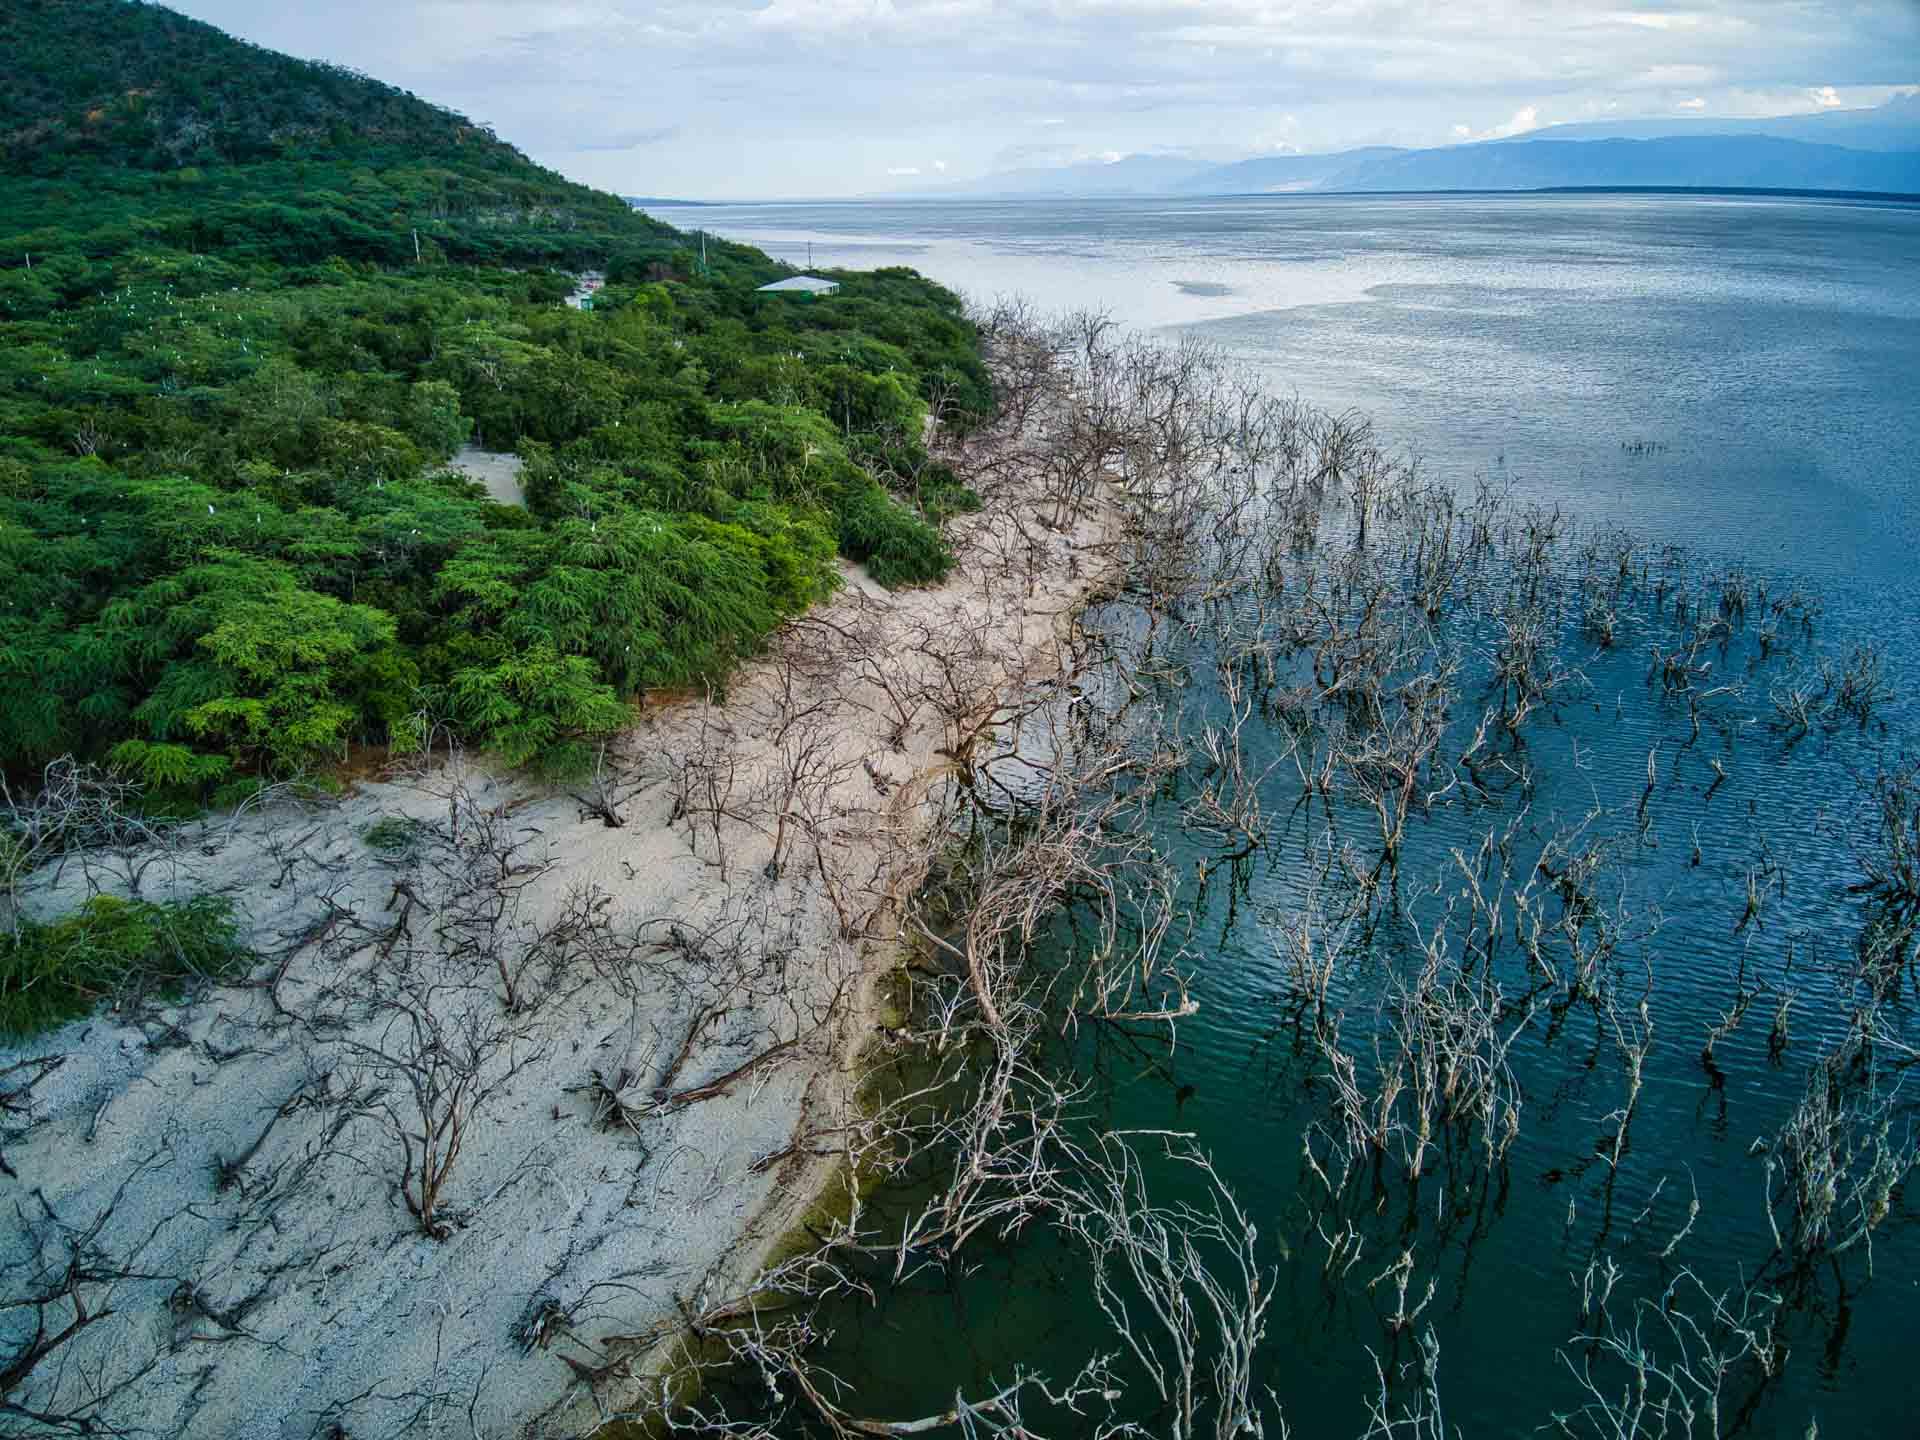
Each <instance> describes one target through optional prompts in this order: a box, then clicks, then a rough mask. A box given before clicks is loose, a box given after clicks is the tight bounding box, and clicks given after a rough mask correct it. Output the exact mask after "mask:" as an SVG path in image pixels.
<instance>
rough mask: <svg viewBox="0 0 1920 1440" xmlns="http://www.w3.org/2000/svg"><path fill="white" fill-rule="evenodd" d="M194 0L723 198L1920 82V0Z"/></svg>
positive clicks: (591, 153)
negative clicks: (904, 165) (904, 161)
mask: <svg viewBox="0 0 1920 1440" xmlns="http://www.w3.org/2000/svg"><path fill="white" fill-rule="evenodd" d="M167 3H169V4H172V5H174V6H176V7H177V8H179V9H181V10H184V11H186V12H187V13H188V14H191V15H194V16H196V17H197V18H201V19H205V20H209V21H212V22H213V23H214V24H217V25H220V26H222V27H223V28H226V29H229V30H232V31H234V32H236V33H238V34H241V35H242V36H244V37H245V38H247V39H250V40H253V41H256V42H257V43H261V44H265V45H271V46H273V47H275V48H277V49H283V50H288V51H291V52H292V53H294V54H299V55H307V56H314V57H317V58H322V59H328V60H332V61H335V62H338V63H341V64H346V65H350V66H353V67H356V68H358V69H361V70H364V71H366V72H368V73H370V74H374V75H378V76H379V77H381V78H382V79H385V80H388V81H391V82H392V83H394V84H397V85H400V86H403V87H404V88H406V89H409V90H412V91H413V92H415V93H416V94H419V95H424V96H427V97H430V98H432V99H434V100H437V101H440V102H441V103H444V104H447V105H450V106H452V107H453V108H455V109H458V110H461V111H463V112H465V113H467V114H469V115H471V116H473V118H475V119H476V120H481V121H486V122H490V123H491V124H492V125H494V127H495V128H496V129H497V130H498V131H499V133H500V134H501V135H503V136H504V137H506V138H507V139H509V140H511V141H513V142H515V143H517V144H520V145H522V146H523V147H525V148H526V149H528V150H529V151H530V153H532V154H533V155H534V157H535V158H536V159H542V160H545V161H547V162H548V163H550V164H555V165H557V166H559V167H560V168H562V169H565V170H566V171H567V172H568V173H570V174H573V175H575V176H577V177H578V178H580V179H583V180H587V181H590V182H592V183H594V184H599V185H602V186H606V187H608V188H612V189H617V190H620V191H623V192H628V191H630V192H634V193H641V192H644V193H652V194H664V193H677V194H686V195H697V196H705V197H710V198H717V197H719V196H721V195H725V194H733V195H762V196H765V195H776V194H779V195H796V194H815V195H828V194H847V193H850V192H854V191H857V190H859V189H860V188H862V186H863V185H865V184H866V183H868V182H867V180H866V179H864V178H863V177H872V176H875V175H878V174H880V173H882V172H883V171H885V170H886V169H888V168H889V167H891V166H894V165H896V164H898V163H899V156H900V155H901V154H902V153H907V154H919V155H935V154H937V155H940V156H941V157H942V158H943V159H944V160H945V162H946V163H947V165H948V166H949V170H948V171H947V172H943V173H948V174H951V175H953V176H970V175H980V174H984V173H987V172H989V171H992V170H995V169H1004V168H1013V167H1014V166H1017V165H1034V164H1058V163H1066V161H1068V160H1070V159H1072V158H1075V157H1078V158H1090V157H1094V156H1100V155H1103V154H1105V153H1108V152H1115V153H1120V154H1133V153H1160V154H1164V153H1168V152H1169V151H1172V150H1176V149H1181V148H1185V149H1189V150H1193V151H1200V150H1203V149H1204V150H1207V151H1216V150H1237V151H1238V153H1239V154H1241V155H1247V154H1254V153H1262V152H1265V153H1271V151H1272V149H1273V148H1277V147H1278V145H1280V144H1281V143H1284V144H1286V145H1288V146H1292V147H1294V148H1297V149H1299V150H1301V151H1305V152H1313V151H1318V150H1329V149H1339V148H1345V147H1347V146H1352V145H1359V144H1373V143H1391V144H1430V143H1433V142H1435V141H1437V140H1442V139H1444V138H1446V137H1447V135H1448V132H1449V129H1450V128H1451V127H1453V126H1454V125H1455V124H1456V123H1458V124H1459V125H1461V126H1462V127H1464V131H1463V132H1461V131H1456V132H1455V134H1454V137H1453V138H1454V139H1455V140H1468V139H1473V138H1492V137H1494V136H1497V135H1512V134H1522V133H1525V132H1526V131H1528V130H1529V129H1532V128H1535V127H1536V126H1537V125H1539V124H1540V123H1542V117H1552V118H1555V119H1569V118H1574V117H1579V116H1585V115H1592V114H1600V113H1605V114H1610V115H1614V114H1617V115H1620V116H1622V117H1625V116H1631V115H1668V116H1671V115H1673V114H1675V113H1677V110H1678V108H1679V107H1682V106H1683V103H1684V105H1685V106H1686V108H1691V102H1692V101H1693V100H1699V101H1701V102H1703V104H1702V106H1701V107H1700V108H1702V109H1704V110H1706V111H1708V112H1709V113H1711V114H1714V115H1725V116H1732V115H1740V114H1750V113H1756V109H1757V107H1762V106H1773V107H1777V108H1776V109H1774V110H1773V111H1772V113H1782V112H1785V111H1802V112H1812V111H1815V110H1819V109H1832V108H1835V106H1836V105H1838V104H1841V103H1845V104H1848V105H1866V104H1874V103H1877V99H1878V98H1883V97H1884V96H1885V95H1886V94H1887V93H1890V91H1891V89H1892V87H1895V86H1902V85H1907V86H1910V85H1913V84H1914V83H1915V82H1916V80H1917V79H1920V61H1916V59H1915V58H1914V57H1917V56H1920V4H1917V3H1916V0H1556V3H1555V4H1554V5H1551V6H1543V5H1539V4H1537V3H1524V0H1448V3H1447V4H1445V5H1414V4H1410V3H1409V0H1321V3H1317V4H1311V5H1309V4H1304V3H1301V0H327V3H326V4H325V5H317V4H315V5H262V4H260V3H259V0H167ZM1816 76H1817V77H1819V79H1818V80H1817V81H1816V80H1815V78H1814V77H1816ZM1616 104H1617V105H1618V109H1609V108H1607V107H1609V106H1614V105H1616ZM1282 114H1284V115H1285V116H1287V117H1288V119H1287V120H1286V121H1285V122H1284V124H1283V123H1281V122H1279V121H1277V120H1276V118H1275V117H1276V116H1277V115H1282ZM669 115H671V116H673V117H675V120H676V122H677V125H678V127H679V133H677V134H675V133H669V132H670V129H671V127H667V126H663V124H662V119H661V117H663V116H669ZM1502 117H1510V118H1504V120H1503V118H1502ZM1043 137H1044V140H1045V141H1048V142H1052V150H1053V154H1051V155H1048V154H1044V153H1042V151H1041V149H1040V147H1039V145H1038V144H1037V142H1039V141H1040V140H1041V139H1042V138H1043ZM669 141H670V142H671V143H667V142H669ZM918 165H919V167H920V168H921V169H922V170H923V171H929V170H931V168H932V164H931V162H930V161H925V160H923V161H920V162H918Z"/></svg>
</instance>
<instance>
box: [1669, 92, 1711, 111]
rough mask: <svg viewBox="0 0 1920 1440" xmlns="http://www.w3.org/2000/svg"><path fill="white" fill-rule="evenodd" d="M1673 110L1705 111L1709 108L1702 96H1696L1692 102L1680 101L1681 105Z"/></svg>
mask: <svg viewBox="0 0 1920 1440" xmlns="http://www.w3.org/2000/svg"><path fill="white" fill-rule="evenodd" d="M1673 108H1674V109H1676V110H1704V109H1706V108H1707V102H1706V100H1705V99H1704V98H1702V97H1701V96H1698V95H1696V96H1694V97H1693V98H1692V99H1691V100H1682V101H1680V103H1679V104H1677V105H1675V106H1674V107H1673Z"/></svg>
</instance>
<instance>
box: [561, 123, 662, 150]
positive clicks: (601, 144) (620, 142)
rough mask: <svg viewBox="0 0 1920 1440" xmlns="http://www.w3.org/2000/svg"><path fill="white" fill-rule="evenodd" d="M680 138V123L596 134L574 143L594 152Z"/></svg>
mask: <svg viewBox="0 0 1920 1440" xmlns="http://www.w3.org/2000/svg"><path fill="white" fill-rule="evenodd" d="M679 138H680V127H679V126H678V125H665V126H662V127H660V128H659V129H656V130H623V131H620V132H618V133H616V134H613V135H602V136H596V137H594V138H592V139H586V140H579V141H576V142H575V144H574V148H575V149H576V150H580V151H585V152H592V151H595V150H638V149H639V148H640V147H641V146H643V145H662V144H665V143H666V142H667V141H669V140H677V139H679Z"/></svg>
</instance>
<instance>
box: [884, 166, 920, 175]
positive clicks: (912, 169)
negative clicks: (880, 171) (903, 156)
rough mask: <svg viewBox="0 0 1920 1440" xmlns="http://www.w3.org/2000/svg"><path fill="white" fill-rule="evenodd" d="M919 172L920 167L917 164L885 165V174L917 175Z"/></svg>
mask: <svg viewBox="0 0 1920 1440" xmlns="http://www.w3.org/2000/svg"><path fill="white" fill-rule="evenodd" d="M919 173H920V167H919V166H918V165H889V166H888V167H887V174H889V175H894V176H903V175H918V174H919Z"/></svg>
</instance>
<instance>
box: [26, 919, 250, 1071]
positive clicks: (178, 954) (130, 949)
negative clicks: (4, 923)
mask: <svg viewBox="0 0 1920 1440" xmlns="http://www.w3.org/2000/svg"><path fill="white" fill-rule="evenodd" d="M238 936H239V928H238V926H237V925H236V923H235V921H234V917H233V907H232V904H231V903H230V902H229V901H226V900H224V899H221V898H219V897H217V896H211V895H207V896H199V897H196V898H195V899H192V900H188V901H184V902H181V903H169V904H154V903H152V902H149V901H145V900H120V899H116V898H114V897H113V896H110V895H96V896H95V897H94V898H93V899H91V900H89V901H88V902H87V903H86V904H85V905H83V906H81V908H80V909H79V910H77V911H76V912H74V913H73V914H72V915H69V916H66V917H65V918H63V919H60V920H57V921H54V922H52V923H50V924H42V923H40V922H38V921H33V920H22V921H21V922H20V924H19V927H18V929H17V930H7V929H0V1036H13V1035H26V1034H31V1033H33V1032H34V1031H37V1030H43V1029H46V1028H47V1027H48V1026H50V1025H56V1024H58V1023H59V1022H61V1021H62V1020H68V1019H71V1018H73V1017H74V1016H76V1015H84V1014H85V1013H86V1012H87V1011H88V1010H89V1009H90V1008H92V1006H93V1005H94V1004H96V1003H97V1002H98V1001H100V1000H102V999H104V998H106V997H109V996H114V995H119V994H122V993H125V992H127V991H130V990H136V989H144V990H158V991H160V992H162V993H165V992H168V991H170V990H173V989H175V988H177V987H178V986H180V985H181V984H182V983H184V982H186V981H189V980H193V979H197V978H202V977H208V978H210V977H215V976H220V975H226V974H230V973H232V972H233V971H234V970H235V969H237V968H238V967H239V966H241V965H243V964H244V963H245V962H246V960H247V959H248V954H249V952H248V951H247V950H246V949H245V947H243V946H242V945H241V944H240V942H239V938H238Z"/></svg>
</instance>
